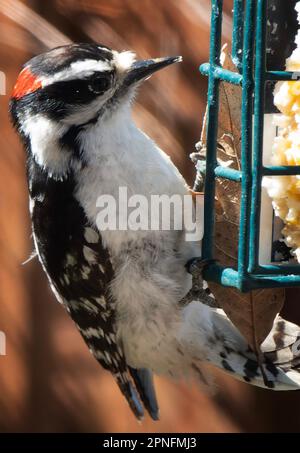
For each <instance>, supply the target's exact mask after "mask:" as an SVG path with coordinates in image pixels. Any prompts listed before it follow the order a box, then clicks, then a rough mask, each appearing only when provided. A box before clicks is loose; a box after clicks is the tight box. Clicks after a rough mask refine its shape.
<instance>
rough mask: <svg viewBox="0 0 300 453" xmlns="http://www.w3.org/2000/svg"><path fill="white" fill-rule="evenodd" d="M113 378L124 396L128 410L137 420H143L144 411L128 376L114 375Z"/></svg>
mask: <svg viewBox="0 0 300 453" xmlns="http://www.w3.org/2000/svg"><path fill="white" fill-rule="evenodd" d="M114 378H115V380H116V382H117V384H118V386H119V388H120V390H121V392H122V394H123V395H124V396H125V398H126V400H127V402H128V404H129V407H130V409H131V410H132V412H133V413H134V415H135V416H136V418H137V419H138V420H142V419H143V418H144V409H143V405H142V403H141V402H140V400H139V397H138V394H137V391H136V389H135V387H134V385H133V383H132V382H131V379H130V377H129V375H127V372H126V374H125V373H123V374H121V375H114Z"/></svg>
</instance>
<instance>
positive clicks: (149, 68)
mask: <svg viewBox="0 0 300 453" xmlns="http://www.w3.org/2000/svg"><path fill="white" fill-rule="evenodd" d="M180 61H182V57H166V58H154V59H151V60H139V61H136V62H134V63H133V64H132V66H131V68H130V70H129V72H128V73H127V75H126V76H125V79H124V82H123V83H124V85H126V86H129V85H132V84H134V83H136V82H139V81H140V80H143V79H146V78H148V77H150V76H151V74H153V73H154V72H156V71H159V70H160V69H163V68H165V67H166V66H169V65H170V64H173V63H179V62H180Z"/></svg>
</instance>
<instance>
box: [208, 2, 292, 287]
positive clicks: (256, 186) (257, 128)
mask: <svg viewBox="0 0 300 453" xmlns="http://www.w3.org/2000/svg"><path fill="white" fill-rule="evenodd" d="M271 3H276V2H274V1H273V2H271ZM280 3H281V8H285V10H286V13H290V11H288V10H290V6H289V5H287V4H286V6H284V5H282V3H285V2H282V1H281V2H280V1H279V2H278V1H277V4H280ZM287 3H289V2H287ZM291 4H293V5H291V6H292V7H294V6H295V2H291ZM273 6H274V8H273ZM269 7H270V1H269V2H268V1H267V0H234V9H233V34H232V60H233V62H234V63H235V65H236V68H237V71H236V72H232V71H229V70H226V69H223V68H222V67H221V65H220V52H221V36H222V15H223V10H222V8H223V1H222V0H212V11H211V36H210V59H209V63H206V64H203V65H201V67H200V71H201V72H202V74H205V75H207V76H208V108H207V129H206V130H207V137H206V148H207V155H206V176H205V198H204V210H205V215H204V238H203V243H202V244H203V245H202V258H203V259H206V260H213V259H214V258H217V257H215V256H214V245H215V244H214V241H215V237H214V221H215V207H216V206H215V186H216V178H226V179H228V180H231V181H235V182H236V183H238V184H241V200H240V220H239V241H238V243H239V245H238V263H237V267H236V268H232V267H225V266H221V265H220V264H218V262H217V261H216V262H212V263H211V264H209V265H208V266H207V267H206V269H205V272H204V277H205V278H206V279H207V280H208V281H214V282H217V283H220V284H222V285H224V286H231V287H235V288H238V289H239V290H241V291H243V292H246V291H250V290H253V289H259V288H271V287H288V286H300V265H298V264H291V263H290V264H288V263H283V264H279V263H272V262H270V263H268V264H261V262H260V260H259V249H260V247H261V246H262V244H260V231H259V230H260V229H259V225H260V216H261V197H262V179H263V177H264V176H278V175H281V176H288V175H300V166H299V165H298V166H269V165H264V164H263V134H264V115H265V113H266V109H267V103H266V102H265V101H266V96H265V93H266V86H267V85H268V84H270V83H273V84H274V83H275V82H276V81H291V80H294V81H295V80H299V74H297V73H293V72H287V71H284V70H279V69H281V68H278V67H277V68H275V69H274V68H272V64H271V63H270V60H269V59H268V54H267V26H268V23H269V17H268V14H269V13H270V10H269ZM271 10H273V11H276V5H272V8H271ZM293 16H296V13H295V11H294V10H293ZM280 21H281V22H282V23H283V21H284V17H281V18H280ZM295 30H296V27H294V29H293V30H288V29H287V30H286V33H285V39H287V38H288V39H289V40H290V43H291V45H293V42H294V38H293V37H294V35H295ZM289 32H291V34H290V35H289ZM280 45H281V48H282V51H281V53H282V54H283V53H284V51H285V49H284V45H283V44H282V43H279V46H280ZM276 51H277V52H278V49H276ZM279 52H280V50H279ZM290 52H291V46H290ZM287 56H288V55H282V58H283V61H284V60H285V58H286V57H287ZM270 66H271V67H270ZM221 81H225V82H228V83H230V84H236V85H240V86H241V90H242V109H241V170H240V171H239V170H235V169H232V168H228V167H227V168H224V167H223V166H220V165H218V162H217V129H218V111H219V89H220V82H221ZM270 240H271V238H270ZM271 261H272V260H271Z"/></svg>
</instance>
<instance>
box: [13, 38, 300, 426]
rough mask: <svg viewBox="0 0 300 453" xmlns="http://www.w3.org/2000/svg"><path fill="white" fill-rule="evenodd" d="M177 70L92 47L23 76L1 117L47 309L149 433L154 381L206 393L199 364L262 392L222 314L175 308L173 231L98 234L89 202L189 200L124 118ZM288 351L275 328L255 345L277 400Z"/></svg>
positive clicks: (188, 251) (180, 286)
mask: <svg viewBox="0 0 300 453" xmlns="http://www.w3.org/2000/svg"><path fill="white" fill-rule="evenodd" d="M180 60H181V58H180V57H171V58H157V59H151V60H143V61H136V59H135V55H134V54H133V53H132V52H127V51H126V52H117V51H114V50H111V49H109V48H107V47H105V46H102V45H97V44H72V45H67V46H61V47H58V48H55V49H52V50H50V51H48V52H46V53H44V54H42V55H38V56H36V57H34V58H33V59H31V60H30V61H29V62H28V63H27V64H26V65H25V66H24V68H23V70H22V71H21V73H20V75H19V77H18V79H17V82H16V85H15V88H14V91H13V94H12V99H11V104H10V111H11V116H12V119H13V123H14V126H15V127H16V129H17V131H18V133H19V134H20V136H21V139H22V141H23V143H24V146H25V148H26V153H27V175H28V185H29V193H30V212H31V218H32V228H33V238H34V243H35V248H36V252H37V254H38V257H39V260H40V262H41V264H42V266H43V269H44V271H45V272H46V274H47V276H48V279H49V282H50V285H51V288H52V290H53V292H54V294H55V296H56V298H57V299H58V300H59V301H60V302H61V303H62V304H63V305H64V307H65V308H66V309H67V311H68V313H69V314H70V316H71V317H72V319H73V321H74V322H75V324H76V326H77V328H78V329H79V331H80V333H81V335H82V336H83V338H84V340H85V342H86V343H87V345H88V347H89V349H90V351H91V352H92V354H93V355H94V357H95V358H96V359H97V360H98V361H99V362H100V364H101V365H102V366H103V367H104V368H106V369H107V370H109V371H110V372H111V373H112V375H113V377H114V378H115V380H116V382H117V384H118V386H119V388H120V390H121V391H122V393H123V394H124V396H125V397H126V399H127V401H128V403H129V405H130V407H131V409H132V411H133V413H134V414H135V415H136V417H138V418H142V417H143V413H144V407H145V408H146V409H147V410H148V412H149V414H150V415H151V417H152V418H153V419H158V405H157V400H156V396H155V390H154V387H153V379H152V373H153V372H154V373H157V374H161V373H165V374H168V375H170V376H175V377H181V376H185V375H191V374H192V375H194V376H196V377H197V378H198V379H200V380H201V381H204V382H205V381H206V380H207V378H206V373H205V372H204V369H203V365H202V364H203V363H204V362H210V363H212V364H214V365H216V366H218V367H220V368H222V369H224V370H225V371H227V372H229V373H231V374H232V375H234V376H235V377H238V378H240V379H244V380H246V381H247V382H250V383H253V384H255V385H259V386H264V381H263V379H262V375H261V371H260V367H259V365H258V363H257V361H256V356H255V355H254V354H253V352H252V351H251V350H250V348H249V347H248V345H247V343H246V341H245V340H244V338H243V337H242V336H241V335H240V333H239V332H238V331H237V329H236V328H235V327H234V326H233V325H232V323H231V322H230V321H229V320H228V318H227V317H226V315H225V314H224V312H223V311H222V310H220V309H217V308H213V307H211V306H209V305H208V304H204V303H202V302H201V300H197V301H191V302H190V303H188V304H182V303H181V301H182V299H183V298H184V297H185V295H186V294H187V293H188V292H189V290H190V289H191V281H192V279H191V275H190V273H189V272H188V271H187V269H186V267H185V264H186V263H187V262H188V261H189V260H191V259H192V258H193V257H195V256H200V255H201V249H200V243H199V242H197V241H196V242H195V241H194V242H193V241H187V240H186V237H185V231H184V227H183V228H182V229H181V230H179V229H175V228H174V229H169V230H165V229H163V228H160V229H156V230H155V229H154V230H151V229H150V230H138V231H132V230H130V229H119V230H114V231H112V230H109V229H103V230H100V229H99V228H98V226H97V214H98V212H99V208H98V207H97V199H98V197H99V196H100V195H102V194H107V195H110V196H112V197H114V198H115V199H117V197H118V190H119V187H125V188H126V190H127V191H128V196H130V195H135V194H139V195H143V196H145V197H146V198H147V199H149V197H150V196H151V195H153V194H156V195H167V196H170V197H171V196H172V195H174V194H177V195H179V196H181V197H183V196H185V195H188V194H189V189H188V187H187V185H186V183H185V181H184V179H183V177H182V176H181V175H180V173H179V171H178V170H177V169H176V167H175V166H174V165H173V164H172V162H171V160H170V159H169V158H168V157H167V156H166V154H165V153H164V152H163V151H161V150H160V149H159V148H158V147H157V146H156V145H155V143H154V142H153V141H152V140H151V139H150V138H149V137H147V136H146V135H145V134H144V133H143V132H141V130H139V129H138V128H137V127H136V125H135V124H134V122H133V120H132V117H131V103H132V101H133V98H134V95H135V92H136V88H137V87H138V86H139V85H140V84H141V82H142V81H144V80H145V79H147V78H148V77H149V76H150V75H151V74H152V73H154V72H155V71H157V70H159V69H162V68H164V67H166V66H168V65H170V64H173V63H176V62H179V61H180ZM119 214H120V212H119V211H117V216H118V215H119ZM176 215H180V216H181V215H182V213H179V214H177V212H176V211H175V212H174V216H175V220H176ZM173 220H174V219H173ZM298 337H299V328H298V326H296V325H293V324H291V323H288V322H286V321H283V320H282V319H281V318H277V319H276V321H275V323H274V328H273V331H272V332H271V333H270V335H269V337H268V339H267V341H266V342H265V361H266V369H267V371H266V372H267V374H268V379H269V381H271V382H272V385H273V387H274V389H295V388H299V385H300V377H299V376H300V375H298V372H297V366H298V360H297V354H296V356H295V355H294V354H295V352H297V351H295V350H294V349H295V348H294V349H293V344H294V343H295V342H296V344H297V341H298V340H299V338H298ZM296 349H297V348H296ZM281 364H282V366H281ZM295 367H296V368H295Z"/></svg>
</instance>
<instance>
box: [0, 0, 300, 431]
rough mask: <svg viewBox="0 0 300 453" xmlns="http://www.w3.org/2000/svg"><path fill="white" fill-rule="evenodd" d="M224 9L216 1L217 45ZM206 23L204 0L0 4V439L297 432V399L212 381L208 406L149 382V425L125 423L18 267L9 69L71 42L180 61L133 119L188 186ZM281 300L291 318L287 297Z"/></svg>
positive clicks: (24, 241)
mask: <svg viewBox="0 0 300 453" xmlns="http://www.w3.org/2000/svg"><path fill="white" fill-rule="evenodd" d="M231 9H232V1H231V0H226V1H225V11H226V14H225V16H224V27H223V34H224V40H227V41H228V40H230V32H231ZM209 16H210V2H209V0H180V1H177V0H161V1H157V0H52V1H47V2H45V1H42V0H40V1H38V0H32V1H23V2H21V1H19V0H0V26H1V34H0V42H1V47H0V70H1V71H3V72H4V73H5V75H6V82H7V86H6V93H7V95H5V96H1V97H0V102H1V113H0V114H1V117H0V128H1V133H0V149H1V157H0V194H1V195H0V196H1V198H0V231H1V234H0V247H1V248H0V260H1V263H0V331H3V332H5V334H6V342H7V344H6V348H7V355H6V356H0V431H2V432H17V431H22V432H24V431H30V432H41V431H42V432H49V431H50V432H57V431H58V432H89V431H98V432H120V431H121V432H189V431H190V432H242V431H248V432H249V431H250V432H251V431H273V432H277V431H299V429H300V415H299V410H298V404H300V393H298V392H297V393H289V394H288V393H285V394H283V393H272V392H269V391H263V390H260V389H255V388H251V387H250V386H247V385H246V384H243V383H239V382H236V381H234V380H233V379H232V378H229V377H226V376H224V375H223V374H221V373H218V374H216V382H217V385H218V392H217V393H216V395H215V396H208V395H205V394H203V393H201V391H200V390H199V389H198V388H197V386H196V385H194V384H192V383H190V382H188V383H175V382H171V381H169V380H167V379H162V378H158V379H156V384H157V390H158V397H159V401H160V407H161V421H160V422H158V423H154V422H152V421H151V420H150V419H149V418H146V419H145V421H144V422H143V423H142V424H139V423H137V422H136V421H135V419H134V418H133V416H132V415H131V413H130V412H129V409H128V407H127V405H126V403H125V402H124V399H123V397H122V396H121V395H120V393H119V391H118V390H117V387H116V386H115V384H114V382H113V380H112V378H111V377H110V375H109V374H108V373H106V372H104V371H103V370H102V369H101V368H100V367H99V365H98V364H97V363H96V361H95V360H94V359H93V358H92V356H91V355H90V354H89V352H88V349H87V347H86V346H85V345H84V343H83V341H82V339H81V337H80V335H79V333H78V332H77V330H76V328H75V327H74V326H73V324H72V322H71V320H70V319H69V317H68V316H67V314H66V313H65V312H64V311H63V309H62V308H61V307H60V306H59V304H58V303H56V301H55V300H54V296H53V295H52V294H51V293H50V290H49V288H48V283H47V281H46V278H45V276H44V274H43V272H42V270H41V267H40V265H39V264H38V262H37V261H36V260H33V261H31V262H30V263H28V264H26V265H22V263H23V262H24V261H25V260H26V259H27V258H28V257H29V255H30V253H31V251H32V247H33V246H32V241H31V238H30V223H29V215H28V200H27V188H26V181H25V170H24V154H23V150H22V148H21V146H20V143H19V140H18V138H17V137H16V134H15V133H14V132H13V130H12V128H11V125H10V123H9V119H8V115H7V106H8V100H9V93H10V92H11V89H12V87H13V84H14V81H15V79H16V77H17V74H18V72H19V70H20V67H21V65H22V64H23V63H24V62H25V61H26V60H28V59H29V58H30V57H31V56H33V55H35V54H36V53H40V52H42V51H45V50H46V49H48V48H50V47H54V46H57V45H60V44H64V43H67V42H68V41H71V40H72V41H91V40H95V41H97V42H100V43H103V44H105V45H108V46H111V47H114V48H116V49H118V50H123V49H134V50H135V51H136V52H137V54H138V56H139V57H141V58H143V57H144V58H147V57H150V56H152V57H156V56H164V55H183V57H184V63H183V64H181V65H177V66H176V67H175V66H174V67H172V68H171V69H168V70H166V71H162V72H161V73H158V74H157V75H155V76H154V77H153V78H152V79H151V80H150V81H149V82H147V86H144V87H143V88H142V90H141V93H140V95H139V97H138V101H137V105H136V108H135V116H136V120H137V122H138V123H139V125H140V126H141V127H142V128H143V129H144V130H145V131H146V132H147V133H148V134H149V135H150V136H152V137H153V138H154V139H155V140H156V141H157V142H158V144H159V145H160V146H161V147H162V148H163V149H164V150H165V151H166V152H167V153H169V154H170V155H171V156H172V158H173V160H174V162H175V164H176V165H178V167H179V168H180V169H181V171H182V172H183V174H184V176H185V177H186V178H187V180H188V182H189V183H191V182H192V180H193V167H192V165H191V164H190V163H189V159H188V154H189V153H190V152H191V151H192V150H193V146H194V143H195V142H196V141H198V139H199V134H200V124H201V120H202V115H203V110H204V107H205V99H206V80H205V78H204V77H202V76H200V74H199V72H198V69H197V68H198V66H199V64H200V63H202V62H204V61H206V60H207V58H208V46H209V20H210V17H209ZM289 298H290V301H291V307H292V308H291V309H292V310H293V309H294V311H298V312H299V310H297V305H296V302H295V301H296V299H298V298H299V293H298V296H297V292H296V291H294V292H290V295H289ZM293 307H294V308H293ZM294 315H295V313H294Z"/></svg>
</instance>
